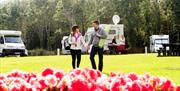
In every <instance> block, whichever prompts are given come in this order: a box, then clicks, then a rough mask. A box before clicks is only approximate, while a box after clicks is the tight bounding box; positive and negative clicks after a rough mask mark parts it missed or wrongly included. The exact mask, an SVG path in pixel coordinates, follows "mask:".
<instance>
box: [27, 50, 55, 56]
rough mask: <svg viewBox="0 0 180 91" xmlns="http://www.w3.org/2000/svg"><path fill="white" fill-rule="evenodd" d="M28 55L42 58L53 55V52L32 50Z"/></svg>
mask: <svg viewBox="0 0 180 91" xmlns="http://www.w3.org/2000/svg"><path fill="white" fill-rule="evenodd" d="M28 54H29V56H43V55H55V52H54V51H48V50H44V49H33V50H29V51H28Z"/></svg>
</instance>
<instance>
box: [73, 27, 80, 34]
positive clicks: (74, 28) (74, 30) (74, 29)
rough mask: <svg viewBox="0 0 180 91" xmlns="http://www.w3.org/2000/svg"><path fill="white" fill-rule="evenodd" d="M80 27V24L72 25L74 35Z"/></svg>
mask: <svg viewBox="0 0 180 91" xmlns="http://www.w3.org/2000/svg"><path fill="white" fill-rule="evenodd" d="M79 28H80V27H79V26H76V25H75V26H73V27H72V32H73V35H74V33H75V32H76V29H79Z"/></svg>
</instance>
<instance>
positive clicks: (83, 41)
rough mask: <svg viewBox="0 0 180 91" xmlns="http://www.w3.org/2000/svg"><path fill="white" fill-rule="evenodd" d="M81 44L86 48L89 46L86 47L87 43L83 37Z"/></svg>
mask: <svg viewBox="0 0 180 91" xmlns="http://www.w3.org/2000/svg"><path fill="white" fill-rule="evenodd" d="M81 43H82V44H83V45H84V47H86V46H87V45H86V42H85V40H84V38H83V36H81Z"/></svg>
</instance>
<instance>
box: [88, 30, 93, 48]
mask: <svg viewBox="0 0 180 91" xmlns="http://www.w3.org/2000/svg"><path fill="white" fill-rule="evenodd" d="M92 41H93V33H92V34H91V36H90V40H89V43H88V45H89V46H90V45H91V44H92Z"/></svg>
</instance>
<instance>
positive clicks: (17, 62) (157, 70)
mask: <svg viewBox="0 0 180 91" xmlns="http://www.w3.org/2000/svg"><path fill="white" fill-rule="evenodd" d="M95 59H96V62H97V65H98V56H96V58H95ZM47 67H50V68H55V69H61V70H64V71H65V72H68V71H70V70H72V65H71V56H70V55H63V56H35V57H4V58H2V57H0V74H5V73H8V72H11V71H13V70H16V69H18V70H22V71H27V72H34V73H40V72H41V71H42V70H43V69H44V68H47ZM80 68H91V63H90V60H89V55H82V60H81V64H80ZM110 72H121V73H129V72H134V73H137V74H145V73H149V74H150V75H152V76H160V77H166V78H168V79H170V80H172V81H173V82H174V83H176V84H180V57H157V54H128V55H105V56H104V68H103V73H105V74H109V73H110Z"/></svg>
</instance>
